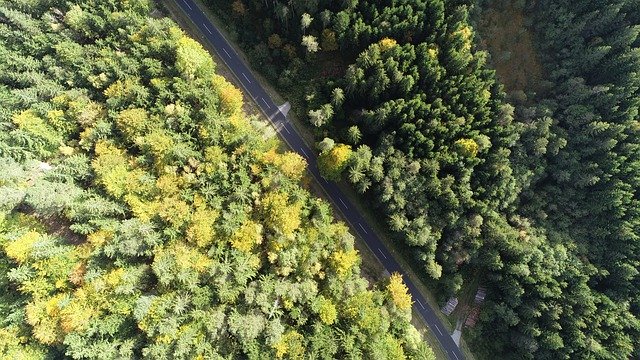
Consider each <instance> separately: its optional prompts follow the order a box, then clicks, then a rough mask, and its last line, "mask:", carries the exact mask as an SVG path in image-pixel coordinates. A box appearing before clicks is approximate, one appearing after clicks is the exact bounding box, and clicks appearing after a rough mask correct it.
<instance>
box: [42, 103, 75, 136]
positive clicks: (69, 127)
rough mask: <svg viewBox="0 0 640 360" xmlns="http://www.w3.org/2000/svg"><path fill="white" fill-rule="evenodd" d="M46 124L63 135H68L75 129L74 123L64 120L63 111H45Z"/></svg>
mask: <svg viewBox="0 0 640 360" xmlns="http://www.w3.org/2000/svg"><path fill="white" fill-rule="evenodd" d="M47 123H49V125H51V126H52V127H53V128H54V129H56V130H58V131H60V132H62V133H65V134H69V133H70V132H72V131H74V130H75V128H76V124H75V122H73V121H69V120H67V119H65V117H64V111H62V110H58V109H56V110H49V111H47Z"/></svg>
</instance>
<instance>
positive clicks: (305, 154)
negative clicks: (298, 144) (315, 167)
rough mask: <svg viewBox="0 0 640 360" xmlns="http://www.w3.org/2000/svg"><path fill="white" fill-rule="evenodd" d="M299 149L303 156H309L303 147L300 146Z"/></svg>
mask: <svg viewBox="0 0 640 360" xmlns="http://www.w3.org/2000/svg"><path fill="white" fill-rule="evenodd" d="M300 151H302V154H303V155H304V157H309V155H307V153H306V152H305V151H304V149H303V148H300Z"/></svg>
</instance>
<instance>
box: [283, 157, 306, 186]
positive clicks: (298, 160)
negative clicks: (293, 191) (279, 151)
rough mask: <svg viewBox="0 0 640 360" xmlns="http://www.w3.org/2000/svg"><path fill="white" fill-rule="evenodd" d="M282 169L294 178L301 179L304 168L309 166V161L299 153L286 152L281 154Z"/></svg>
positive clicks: (289, 176)
mask: <svg viewBox="0 0 640 360" xmlns="http://www.w3.org/2000/svg"><path fill="white" fill-rule="evenodd" d="M280 159H281V161H280V165H279V166H280V170H282V172H283V173H284V174H285V175H286V176H287V177H288V178H290V179H292V180H300V178H301V177H302V174H303V173H304V170H305V169H306V168H307V161H306V160H305V159H304V158H303V157H302V156H300V155H299V154H298V153H294V152H291V151H287V152H285V153H284V154H283V155H282V156H281V158H280Z"/></svg>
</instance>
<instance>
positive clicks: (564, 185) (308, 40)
mask: <svg viewBox="0 0 640 360" xmlns="http://www.w3.org/2000/svg"><path fill="white" fill-rule="evenodd" d="M207 3H208V4H210V7H211V9H212V10H213V11H214V12H215V13H217V14H218V15H219V16H220V17H221V18H222V19H224V20H225V23H226V24H227V25H228V26H229V31H230V33H231V35H232V37H233V38H234V39H235V40H237V41H238V42H239V43H240V44H242V46H243V47H244V48H245V49H246V51H247V53H248V54H249V57H250V59H251V61H252V63H253V64H254V66H255V67H256V68H257V69H260V70H261V71H262V73H263V74H264V75H265V76H266V77H267V78H269V79H270V80H271V81H272V82H273V83H274V84H275V85H276V86H277V87H278V89H280V90H281V91H283V92H285V94H287V95H288V96H289V97H290V98H291V99H292V101H294V103H295V104H296V105H297V107H298V114H297V115H298V116H299V117H300V118H302V119H304V120H305V121H306V122H307V125H308V126H309V127H311V128H313V129H314V130H313V131H314V133H315V135H316V139H317V141H318V150H319V152H320V153H321V155H320V160H321V163H320V165H321V167H320V169H321V171H324V173H325V175H326V177H327V178H330V179H343V180H345V181H347V182H348V183H350V184H351V185H352V186H353V188H354V189H355V190H356V191H357V192H359V193H361V194H362V198H363V199H364V201H366V202H367V203H369V204H371V205H372V206H374V207H375V208H376V212H378V213H380V214H382V215H383V216H381V217H382V218H385V219H386V221H385V223H386V226H387V228H388V229H389V230H390V231H391V232H392V234H393V236H394V238H395V239H394V240H395V241H397V243H398V244H401V245H402V246H403V247H404V249H405V250H406V253H407V254H409V257H410V258H411V259H412V260H413V264H414V265H415V266H416V269H417V271H418V272H420V273H421V274H422V275H423V277H424V278H425V279H426V280H428V281H430V282H432V283H434V284H435V285H434V288H435V289H436V292H437V293H438V294H439V295H440V298H441V299H443V300H444V299H447V298H448V297H449V296H451V295H455V294H457V293H458V292H460V291H461V289H462V288H464V286H465V284H466V283H468V282H472V281H479V282H481V283H482V284H484V286H486V287H487V288H488V296H487V303H486V304H485V306H484V308H483V311H482V313H481V316H480V319H479V323H478V325H477V326H476V327H475V328H474V329H471V330H470V331H469V332H468V334H469V338H470V340H471V343H472V347H473V349H474V351H475V352H476V353H477V355H478V356H480V357H481V358H487V359H627V358H635V357H639V356H640V272H639V270H640V238H639V237H640V115H639V110H640V75H639V71H640V70H639V69H640V36H639V33H640V11H638V9H640V2H638V1H637V0H613V1H588V0H580V1H568V0H548V1H547V0H537V1H533V0H532V1H515V2H511V1H500V0H486V1H477V2H476V1H471V0H417V1H416V0H412V1H409V0H384V1H364V0H349V1H322V0H316V1H302V0H300V1H297V0H292V1H267V2H265V1H259V0H236V1H233V2H227V1H216V0H210V1H207ZM505 4H508V5H509V6H516V7H519V9H520V10H521V11H522V12H523V13H524V14H525V17H526V18H527V19H528V20H527V24H528V25H527V26H528V31H529V32H531V33H532V38H533V40H534V43H535V52H536V54H537V57H538V58H539V61H540V68H541V71H540V72H541V75H540V79H538V84H536V88H535V89H525V90H529V91H528V92H524V91H519V92H510V91H509V90H508V89H507V90H505V89H504V87H503V86H502V85H501V83H500V81H499V80H497V77H496V75H495V71H494V70H492V67H493V64H494V62H495V61H498V60H499V59H498V57H499V56H502V57H504V58H508V57H509V56H514V57H515V56H517V54H510V53H507V54H489V53H488V52H487V51H485V50H483V49H482V47H480V46H479V45H478V44H479V43H480V41H479V40H480V35H479V34H477V33H476V31H475V30H474V26H475V23H476V22H477V21H479V19H480V21H482V20H481V19H482V16H483V14H484V12H485V11H486V10H489V9H492V8H495V7H500V6H503V5H505ZM527 70H531V69H527ZM526 75H527V73H525V76H526ZM294 108H295V107H294ZM323 159H326V160H325V161H322V160H323Z"/></svg>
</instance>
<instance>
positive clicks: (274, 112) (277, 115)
mask: <svg viewBox="0 0 640 360" xmlns="http://www.w3.org/2000/svg"><path fill="white" fill-rule="evenodd" d="M175 1H176V3H177V4H178V6H180V8H181V9H182V10H183V11H184V12H185V14H186V15H187V16H188V17H189V18H190V19H191V21H193V23H194V24H195V25H196V26H197V27H198V29H199V30H200V32H201V33H202V34H203V35H204V37H205V38H206V39H207V40H208V41H209V42H210V43H211V45H213V47H214V49H215V50H216V52H217V53H218V56H220V58H222V60H223V61H224V62H225V64H226V65H227V66H228V67H229V68H230V69H231V71H232V72H233V74H234V76H235V77H236V78H237V79H238V81H239V82H240V83H241V84H242V86H243V87H244V89H245V93H246V94H247V95H249V96H250V97H251V98H252V99H253V101H254V102H255V103H256V104H257V105H258V107H259V108H260V109H261V110H262V112H264V113H265V115H267V117H268V118H269V119H270V120H271V123H272V125H273V126H274V127H275V129H276V131H277V132H278V133H279V135H280V136H281V137H282V138H283V139H284V141H285V142H286V143H287V144H288V145H289V147H290V148H291V149H292V150H294V151H296V152H297V153H299V154H300V155H302V156H303V157H304V158H305V159H306V160H307V162H308V163H309V166H308V168H309V171H310V172H311V174H312V175H313V177H314V179H315V180H316V181H317V182H318V184H319V185H320V186H321V187H322V189H323V190H324V191H325V193H326V194H327V196H329V198H330V199H331V201H333V203H334V204H335V205H336V206H337V207H338V208H339V209H340V211H341V212H342V214H343V215H344V218H345V219H346V220H347V222H348V223H349V224H350V225H351V227H352V228H353V229H354V231H356V232H357V233H358V235H360V237H361V238H362V239H364V241H365V242H366V244H367V246H368V247H369V249H371V251H372V252H373V253H374V254H375V255H376V257H377V258H378V259H379V260H380V262H381V263H382V265H383V266H384V267H385V268H386V269H387V271H389V273H393V272H397V273H400V274H403V280H404V282H405V283H406V284H407V287H408V288H409V292H410V293H411V296H412V298H413V300H414V304H413V306H414V308H415V309H416V310H417V311H418V313H420V315H422V317H423V318H424V320H425V321H426V322H427V324H428V325H429V327H430V328H431V331H432V332H433V334H434V335H435V337H436V338H437V340H438V341H439V342H440V345H441V346H442V348H443V349H444V351H445V352H446V354H447V356H448V357H449V359H452V360H462V359H464V357H463V355H462V351H460V349H459V348H458V347H457V346H456V344H455V343H454V342H453V339H452V338H451V335H449V333H448V332H447V330H446V327H445V326H444V325H443V324H442V322H441V321H440V319H438V317H437V316H436V314H435V312H434V310H433V309H432V308H431V307H430V306H429V303H428V302H427V301H426V300H425V298H424V297H423V296H422V295H421V294H420V292H419V291H418V289H417V288H416V286H415V285H414V284H413V283H412V282H411V280H409V278H408V277H407V276H406V275H404V272H403V271H402V269H401V268H400V266H399V265H398V263H397V262H396V260H395V259H394V257H393V256H392V255H391V252H390V251H389V250H388V249H387V248H386V247H385V246H384V244H383V243H382V242H381V241H380V238H379V237H378V236H377V235H376V233H375V232H374V231H373V228H372V227H371V226H369V224H368V223H367V221H366V220H365V219H364V217H363V216H362V215H361V214H360V213H359V212H358V210H356V208H355V206H353V205H352V204H351V202H350V201H349V199H348V198H347V197H346V196H344V194H343V193H342V191H341V190H340V189H339V188H338V186H337V185H336V184H334V183H332V182H329V181H327V180H325V179H324V178H323V177H322V176H320V173H319V172H318V166H317V158H316V155H315V152H314V151H313V150H312V149H311V148H309V147H308V146H307V145H306V144H305V142H304V141H303V140H302V137H301V136H300V135H299V134H298V132H297V131H296V129H295V128H294V127H293V125H292V124H291V123H290V122H289V121H288V120H287V117H286V116H285V115H284V114H283V113H282V112H280V110H279V109H278V106H277V105H276V104H275V103H274V101H273V99H271V97H270V96H269V95H268V94H267V92H266V91H265V90H264V88H262V86H261V85H260V83H259V82H258V81H257V79H256V78H255V77H254V76H253V74H252V72H251V70H250V69H249V68H248V67H247V65H245V63H244V62H243V61H242V60H241V59H240V57H239V56H238V54H237V53H236V52H235V50H234V49H233V48H232V47H231V46H230V45H229V42H228V41H227V40H226V39H225V37H224V36H223V35H222V34H221V33H220V31H219V30H218V29H217V28H216V27H215V26H214V25H213V24H212V23H211V22H210V21H209V19H207V17H206V16H205V15H204V13H203V12H202V10H200V9H199V8H198V6H197V5H196V4H195V3H194V2H193V0H175Z"/></svg>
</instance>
